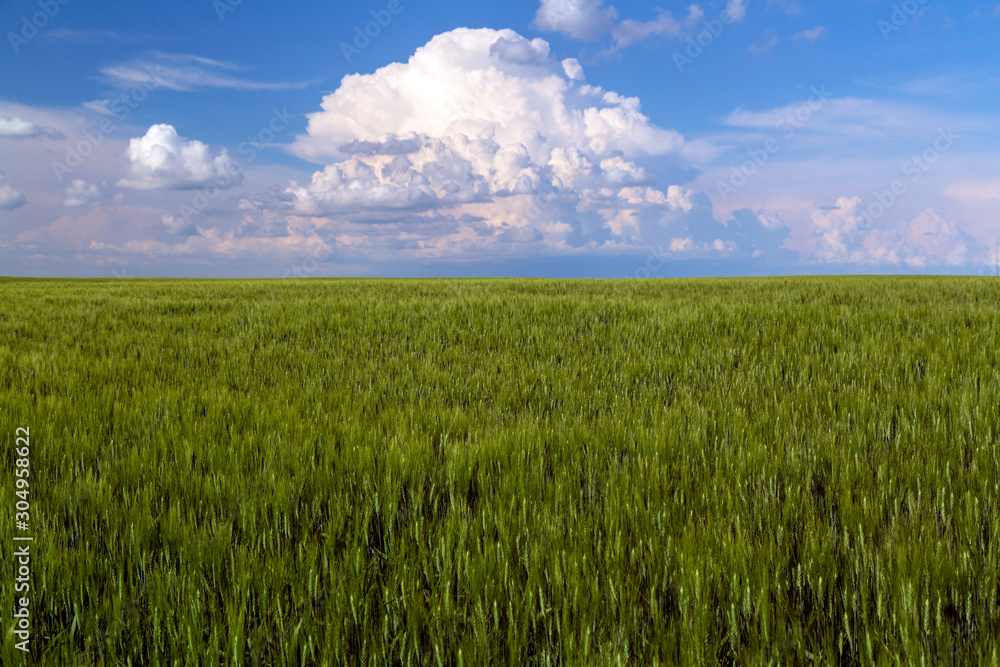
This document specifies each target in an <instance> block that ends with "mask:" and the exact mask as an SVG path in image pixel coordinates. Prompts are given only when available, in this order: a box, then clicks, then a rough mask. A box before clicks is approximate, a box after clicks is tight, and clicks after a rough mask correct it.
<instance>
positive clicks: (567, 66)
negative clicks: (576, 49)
mask: <svg viewBox="0 0 1000 667" xmlns="http://www.w3.org/2000/svg"><path fill="white" fill-rule="evenodd" d="M562 66H563V71H564V72H566V76H568V77H569V78H571V79H573V80H574V81H583V78H584V77H583V65H581V64H580V61H579V60H577V59H576V58H567V59H566V60H564V61H562Z"/></svg>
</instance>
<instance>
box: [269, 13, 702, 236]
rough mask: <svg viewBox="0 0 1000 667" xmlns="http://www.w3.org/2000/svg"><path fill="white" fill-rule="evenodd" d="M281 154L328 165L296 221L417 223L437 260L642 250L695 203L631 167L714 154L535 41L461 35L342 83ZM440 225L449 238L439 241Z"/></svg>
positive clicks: (298, 202)
mask: <svg viewBox="0 0 1000 667" xmlns="http://www.w3.org/2000/svg"><path fill="white" fill-rule="evenodd" d="M291 150H292V151H293V152H294V153H295V154H296V155H299V156H300V157H303V158H306V159H309V160H313V161H324V162H328V164H326V166H325V167H324V168H323V170H322V171H318V172H316V174H314V176H313V178H312V181H311V182H310V183H307V184H304V185H299V184H298V183H293V184H292V185H291V186H290V187H289V188H288V189H287V194H288V195H290V196H291V198H292V206H293V208H294V210H295V212H296V213H298V214H301V215H312V216H323V215H333V216H339V218H341V219H343V218H345V217H347V218H353V219H355V220H356V219H359V218H368V219H377V220H380V221H385V220H387V219H389V218H391V217H395V218H398V215H399V212H400V211H409V212H413V213H420V214H423V215H422V217H420V218H411V219H410V221H409V223H408V226H409V228H410V230H411V231H414V232H417V233H418V235H419V226H420V225H421V224H423V225H428V224H433V225H435V229H436V230H437V231H438V239H437V240H436V241H434V242H433V243H431V242H430V241H426V242H425V245H424V246H422V247H423V248H424V249H427V248H428V247H429V246H430V245H432V246H433V247H434V248H435V249H436V250H438V251H440V250H442V248H443V247H444V246H446V245H448V244H449V243H450V242H460V243H458V245H457V247H458V248H461V249H464V250H468V248H469V246H470V245H478V246H482V247H485V246H491V245H499V244H500V243H501V240H502V239H510V238H516V239H519V240H520V241H527V240H535V241H538V242H540V243H541V244H542V245H545V246H548V247H550V248H564V249H565V248H569V247H582V246H588V247H594V246H597V245H607V244H614V243H618V242H624V241H626V240H628V241H629V242H633V241H638V240H639V236H640V235H641V234H640V232H641V228H642V227H644V226H645V227H652V228H656V227H661V226H663V227H665V226H666V225H667V224H668V223H669V222H670V220H671V219H673V213H674V212H675V211H683V212H689V211H691V209H692V207H693V204H692V201H691V193H690V192H687V193H685V192H683V191H682V190H681V189H680V188H678V187H677V186H672V187H670V188H668V192H667V193H664V192H663V191H662V190H660V189H658V187H657V186H656V185H655V183H654V180H653V179H652V178H651V177H650V176H649V175H648V174H647V173H646V171H645V170H644V169H643V168H642V167H640V166H638V165H637V164H636V163H635V162H634V159H635V158H638V157H642V156H672V157H674V158H676V159H677V160H678V161H680V162H683V163H689V162H692V161H693V162H697V161H702V160H708V159H710V158H711V157H712V156H713V155H714V149H713V147H712V146H711V145H709V144H707V143H702V142H691V141H687V140H685V138H684V137H683V136H682V135H681V134H680V133H678V132H676V131H674V130H670V129H665V128H661V127H658V126H657V125H655V124H653V123H652V122H651V121H650V119H649V118H648V117H647V116H645V115H644V114H643V113H642V111H641V105H640V102H639V100H638V99H636V98H629V97H623V96H621V95H619V94H617V93H615V92H613V91H607V90H604V89H602V88H600V87H597V86H592V85H588V84H587V83H585V82H584V73H583V68H582V67H581V65H580V64H579V62H577V61H576V60H575V59H567V60H564V61H562V62H560V61H558V60H556V59H554V58H552V57H551V55H550V47H549V44H548V43H547V42H545V41H544V40H542V39H534V40H528V39H527V38H525V37H523V36H521V35H519V34H518V33H516V32H514V31H512V30H490V29H479V30H472V29H466V28H462V29H458V30H454V31H451V32H448V33H445V34H442V35H438V36H436V37H434V38H433V39H432V40H431V41H430V42H429V43H428V44H426V45H425V46H422V47H420V48H419V49H417V50H416V52H415V53H414V55H413V56H412V57H411V58H410V59H409V60H408V61H407V62H406V63H393V64H390V65H388V66H386V67H383V68H381V69H379V70H377V71H376V72H374V73H372V74H356V75H351V76H348V77H345V78H344V80H343V81H342V83H341V85H340V87H339V88H338V89H337V90H336V91H335V92H334V93H332V94H330V95H328V96H326V97H325V98H324V99H323V103H322V111H319V112H317V113H314V114H311V115H309V124H308V128H307V132H306V134H304V135H301V136H299V137H297V138H296V140H295V142H294V143H293V144H292V148H291ZM640 217H641V218H643V219H642V220H640ZM444 218H447V219H448V220H450V221H452V223H453V224H452V225H451V226H452V227H453V228H452V230H451V233H450V234H445V235H441V234H440V232H441V228H440V223H441V222H442V220H443V219H444ZM455 221H461V222H455ZM513 232H517V233H516V234H514V235H513V237H512V236H511V234H512V233H513Z"/></svg>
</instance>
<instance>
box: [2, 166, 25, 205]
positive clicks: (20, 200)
mask: <svg viewBox="0 0 1000 667" xmlns="http://www.w3.org/2000/svg"><path fill="white" fill-rule="evenodd" d="M24 202H25V199H24V195H22V194H21V193H20V192H18V191H17V190H15V189H14V186H13V185H11V184H10V182H9V181H6V180H5V179H4V175H3V172H2V171H0V209H3V210H5V211H13V210H14V209H15V208H18V207H20V206H23V205H24Z"/></svg>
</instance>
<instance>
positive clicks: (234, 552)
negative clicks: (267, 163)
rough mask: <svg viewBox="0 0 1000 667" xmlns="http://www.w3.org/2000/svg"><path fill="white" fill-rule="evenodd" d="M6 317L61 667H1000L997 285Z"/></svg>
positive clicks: (407, 300) (20, 308) (779, 286)
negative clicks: (209, 666) (27, 431)
mask: <svg viewBox="0 0 1000 667" xmlns="http://www.w3.org/2000/svg"><path fill="white" fill-rule="evenodd" d="M0 304H2V308H0V396H2V403H0V408H2V409H0V433H3V434H4V437H5V438H6V439H7V440H8V441H9V445H8V446H6V447H4V448H3V449H2V452H3V453H2V458H0V464H2V468H3V470H5V471H8V472H6V473H4V477H3V480H4V481H3V487H4V489H5V493H4V502H5V503H6V505H7V507H8V508H9V514H10V515H11V516H10V518H8V519H7V520H5V521H3V522H2V523H0V543H2V552H3V554H4V563H5V567H6V568H7V569H8V570H9V569H10V565H8V564H9V563H10V561H9V560H8V558H9V557H10V555H11V553H12V551H11V545H12V544H13V542H12V533H13V526H12V524H13V517H12V514H13V505H14V495H13V493H14V492H13V490H12V486H13V485H12V483H11V481H10V480H12V479H13V476H12V473H11V472H10V471H12V470H13V469H14V454H13V444H14V443H13V441H14V433H15V428H16V427H20V426H23V427H29V428H30V432H31V443H32V458H31V483H32V486H31V494H32V495H31V503H32V505H31V506H32V510H31V511H32V521H33V522H34V523H33V531H34V534H35V542H34V544H33V546H32V550H33V555H34V556H33V564H32V568H33V569H32V585H33V596H34V597H33V598H32V605H33V617H32V623H33V627H32V632H33V639H32V660H31V662H32V663H34V664H51V665H75V664H80V665H89V664H107V665H124V664H132V665H140V664H148V665H173V664H177V665H182V664H219V665H231V664H261V665H300V664H330V665H340V664H345V665H352V664H362V665H466V666H470V667H471V666H475V665H488V664H511V665H597V664H608V665H618V664H622V665H624V664H634V665H655V664H687V665H697V664H716V663H722V664H775V665H777V664H781V665H796V664H802V665H804V664H826V665H834V664H865V665H867V664H884V665H890V664H892V665H895V664H970V665H979V664H984V665H998V664H1000V655H998V652H1000V639H998V637H1000V576H998V575H1000V543H998V540H1000V372H998V368H1000V345H998V341H1000V281H996V280H991V279H979V278H888V277H886V278H821V277H817V278H794V279H791V278H789V279H784V278H771V279H731V280H730V279H725V280H722V279H719V280H679V281H673V280H670V281H581V282H575V281H549V280H544V281H542V280H305V281H166V280H162V281H161V280H104V281H100V280H98V281H68V280H67V281H61V280H21V279H5V280H0ZM5 516H7V514H5ZM13 600H14V593H13V590H12V588H11V587H10V586H9V585H6V584H5V586H4V587H3V590H2V599H0V602H2V604H3V607H4V609H8V610H9V609H12V608H13V604H14V602H13ZM5 616H7V618H8V621H7V622H5V624H4V627H5V630H4V632H5V633H6V636H5V642H4V645H3V648H2V652H0V658H2V660H0V661H2V662H3V664H5V665H15V664H21V661H22V658H21V655H20V653H19V652H17V651H15V650H14V648H13V641H12V639H11V633H10V632H9V631H8V628H10V622H9V621H10V615H9V614H5Z"/></svg>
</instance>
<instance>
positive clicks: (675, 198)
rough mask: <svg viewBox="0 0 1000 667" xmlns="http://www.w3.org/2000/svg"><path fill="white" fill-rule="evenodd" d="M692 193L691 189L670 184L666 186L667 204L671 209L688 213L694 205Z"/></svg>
mask: <svg viewBox="0 0 1000 667" xmlns="http://www.w3.org/2000/svg"><path fill="white" fill-rule="evenodd" d="M693 196H694V193H693V192H692V191H691V190H685V189H684V188H682V187H681V186H679V185H671V186H670V187H669V188H667V205H668V206H669V207H670V209H671V210H673V211H678V210H680V211H684V212H685V213H689V212H690V211H691V209H692V208H693V207H694V204H693V203H692V201H691V198H692V197H693Z"/></svg>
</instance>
